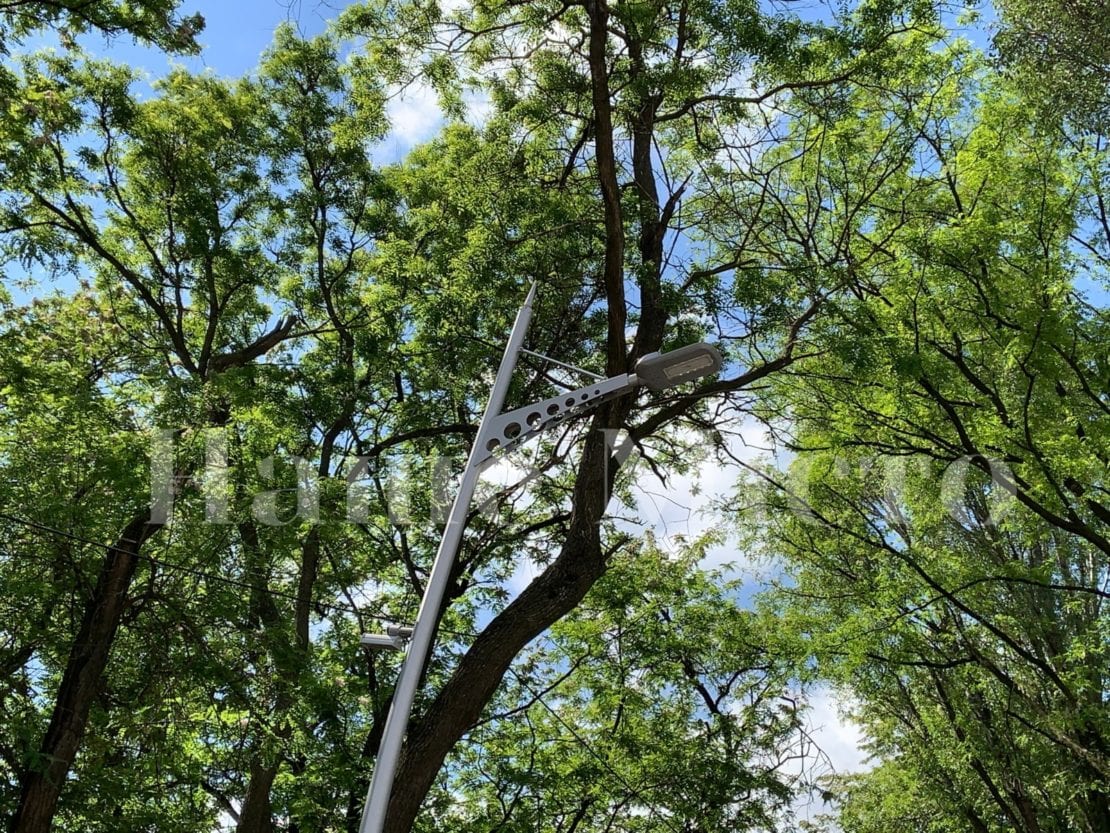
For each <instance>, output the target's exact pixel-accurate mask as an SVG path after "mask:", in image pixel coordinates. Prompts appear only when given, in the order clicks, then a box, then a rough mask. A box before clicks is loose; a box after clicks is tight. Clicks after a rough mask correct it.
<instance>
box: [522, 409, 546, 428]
mask: <svg viewBox="0 0 1110 833" xmlns="http://www.w3.org/2000/svg"><path fill="white" fill-rule="evenodd" d="M542 418H543V417H542V416H541V415H540V412H539V411H532V413H530V414H528V417H527V418H526V419H525V420H524V421H525V422H527V423H528V424H529V425H530V426H531V427H532V428H535V427H536V426H537V425H539V424H540V420H541V419H542Z"/></svg>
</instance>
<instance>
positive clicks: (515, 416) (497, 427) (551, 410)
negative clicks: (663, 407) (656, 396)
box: [474, 373, 639, 467]
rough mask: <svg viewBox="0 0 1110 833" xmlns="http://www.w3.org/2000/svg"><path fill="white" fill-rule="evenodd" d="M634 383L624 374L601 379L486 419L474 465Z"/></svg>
mask: <svg viewBox="0 0 1110 833" xmlns="http://www.w3.org/2000/svg"><path fill="white" fill-rule="evenodd" d="M638 382H639V380H638V379H637V378H636V376H634V375H632V374H628V373H626V374H622V375H620V376H614V377H612V378H611V379H602V380H601V381H598V382H595V383H594V384H592V385H586V386H585V387H582V388H578V390H572V391H570V392H568V393H564V394H562V395H561V396H552V397H551V398H550V399H544V400H543V401H542V402H536V403H535V404H532V405H526V406H524V407H523V408H517V409H516V410H514V411H508V412H506V413H503V414H501V415H500V416H497V417H494V418H493V419H490V420H487V422H486V425H485V426H483V430H482V435H481V436H480V437H478V438H477V439H476V440H475V444H476V449H475V456H474V465H476V466H479V467H481V466H485V465H488V464H489V463H490V462H492V460H493V458H494V455H496V454H499V453H501V452H504V451H507V450H509V449H511V448H515V447H516V446H518V445H520V444H521V443H523V442H525V441H526V440H529V439H531V438H532V437H534V436H535V435H536V434H538V433H540V432H541V431H543V430H544V429H545V428H548V427H550V426H552V425H556V424H558V423H560V422H563V421H565V420H567V419H569V418H570V417H572V416H578V415H579V414H582V413H584V412H585V411H588V410H589V409H591V408H594V407H597V406H598V405H600V404H601V403H602V402H606V401H608V400H610V399H614V398H615V397H617V396H620V395H621V394H623V393H627V392H628V391H630V390H631V389H632V388H634V387H636V385H637V384H638Z"/></svg>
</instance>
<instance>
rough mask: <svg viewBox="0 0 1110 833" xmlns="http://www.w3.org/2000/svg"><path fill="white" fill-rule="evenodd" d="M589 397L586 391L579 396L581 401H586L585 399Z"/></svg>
mask: <svg viewBox="0 0 1110 833" xmlns="http://www.w3.org/2000/svg"><path fill="white" fill-rule="evenodd" d="M589 398H590V395H589V394H588V393H584V394H582V396H581V399H582V401H583V402H585V401H586V400H587V399H589Z"/></svg>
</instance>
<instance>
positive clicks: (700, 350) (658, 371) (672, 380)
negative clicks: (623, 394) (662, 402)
mask: <svg viewBox="0 0 1110 833" xmlns="http://www.w3.org/2000/svg"><path fill="white" fill-rule="evenodd" d="M721 362H722V359H721V354H720V353H719V352H717V348H716V347H714V346H713V345H711V344H706V343H705V342H701V343H699V344H687V345H686V346H685V347H679V348H678V349H677V350H672V351H671V352H669V353H648V354H647V355H646V356H644V357H643V358H641V359H640V360H639V361H638V362H636V370H635V373H636V378H637V380H638V381H639V382H641V383H642V384H645V385H647V386H648V387H649V388H651V389H652V390H663V388H669V387H671V386H673V385H680V384H682V383H683V382H690V381H692V380H694V379H700V378H701V377H702V376H708V375H709V374H711V373H716V372H717V371H718V370H720V369H721Z"/></svg>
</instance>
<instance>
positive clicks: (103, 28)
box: [0, 0, 204, 54]
mask: <svg viewBox="0 0 1110 833" xmlns="http://www.w3.org/2000/svg"><path fill="white" fill-rule="evenodd" d="M180 5H181V2H180V0H141V2H135V3H125V2H119V0H106V2H96V3H89V2H86V0H60V1H57V2H54V1H52V0H6V2H4V3H3V4H2V5H0V54H7V53H8V49H9V47H10V46H11V45H13V44H19V43H22V42H23V41H24V40H25V39H26V38H27V37H28V36H30V35H32V34H35V33H37V32H41V31H42V30H44V29H52V30H55V31H56V32H57V33H58V35H59V37H60V39H61V41H62V43H63V44H64V45H67V46H72V45H73V44H74V38H75V37H76V36H77V35H81V34H84V33H86V32H90V31H95V32H100V33H101V34H104V35H106V36H108V37H115V36H118V35H130V36H131V37H133V38H135V39H136V40H139V41H143V42H146V43H151V44H154V45H155V46H158V47H160V48H161V49H165V50H166V51H168V52H184V53H192V52H196V51H197V50H199V49H200V45H199V44H198V43H197V40H196V37H197V35H199V34H200V33H201V31H202V30H203V29H204V18H203V17H202V16H201V15H199V14H192V15H189V16H187V17H179V16H178V14H177V10H178V7H179V6H180Z"/></svg>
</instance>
